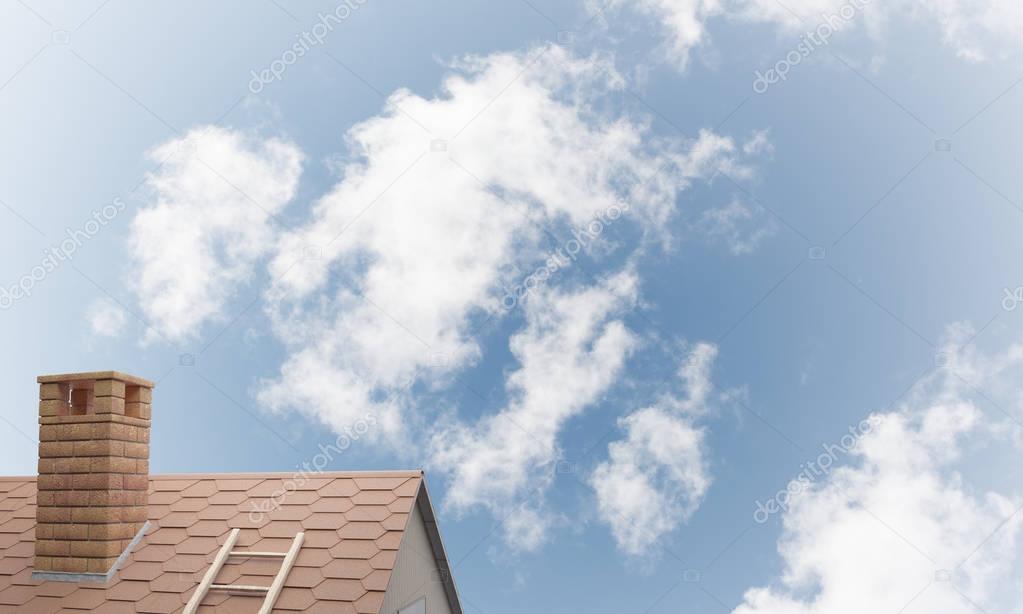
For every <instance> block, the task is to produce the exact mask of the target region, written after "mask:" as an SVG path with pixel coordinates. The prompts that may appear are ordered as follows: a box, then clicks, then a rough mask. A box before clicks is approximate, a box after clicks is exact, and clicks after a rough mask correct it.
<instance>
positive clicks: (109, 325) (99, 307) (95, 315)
mask: <svg viewBox="0 0 1023 614" xmlns="http://www.w3.org/2000/svg"><path fill="white" fill-rule="evenodd" d="M85 317H86V320H87V321H88V322H89V329H90V330H91V331H92V334H94V335H97V336H100V337H118V336H120V335H121V333H122V332H124V324H125V321H126V320H127V314H126V313H125V311H124V309H123V308H122V307H121V306H120V305H118V304H117V303H115V302H113V301H111V300H109V299H100V300H97V301H93V303H92V304H91V305H90V306H89V309H88V311H87V312H86V316H85Z"/></svg>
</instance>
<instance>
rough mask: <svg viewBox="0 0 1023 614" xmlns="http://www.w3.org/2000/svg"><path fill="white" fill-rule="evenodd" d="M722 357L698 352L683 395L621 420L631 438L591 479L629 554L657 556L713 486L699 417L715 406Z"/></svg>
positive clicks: (612, 450) (706, 349)
mask: <svg viewBox="0 0 1023 614" xmlns="http://www.w3.org/2000/svg"><path fill="white" fill-rule="evenodd" d="M716 357H717V346H715V345H712V344H709V343H699V344H697V345H695V346H693V347H692V349H691V350H690V351H689V353H688V355H687V356H686V358H685V360H684V361H683V363H682V365H681V366H680V368H679V371H678V376H679V379H680V380H681V382H682V385H683V388H684V393H683V394H680V395H673V396H666V397H664V398H662V399H661V400H660V402H658V403H657V404H655V405H653V406H651V407H646V408H643V409H640V410H638V411H635V412H633V413H631V414H629V415H628V416H625V417H623V418H620V419H619V420H618V425H619V427H620V428H622V429H623V430H624V431H625V438H624V439H620V440H618V441H614V442H612V443H611V444H610V445H608V460H606V461H604V462H602V463H600V465H598V466H597V468H596V469H595V470H594V472H593V474H592V475H591V476H590V484H591V486H592V487H593V489H594V491H595V492H596V496H597V508H598V512H599V515H600V518H601V520H602V521H603V522H605V523H606V524H607V525H608V526H609V527H610V528H611V533H612V535H613V536H614V538H615V541H616V542H617V544H618V548H619V549H621V550H622V551H623V552H625V553H627V554H629V555H633V556H640V555H644V554H652V553H650V552H649V548H650V546H652V545H653V544H654V543H656V542H657V541H658V540H659V539H660V538H662V537H663V536H664V535H666V534H668V533H670V532H672V531H674V530H675V529H677V528H678V527H679V526H680V525H681V524H682V523H683V522H685V521H687V520H688V519H689V518H690V516H692V514H693V513H694V512H695V511H696V509H697V508H698V507H699V505H700V502H701V501H702V499H703V496H704V494H705V493H706V491H707V488H708V487H709V486H710V483H711V476H710V472H709V468H708V463H707V460H706V458H705V450H704V448H705V443H704V430H703V429H702V428H701V427H698V426H696V425H695V419H696V418H698V417H699V416H702V415H704V414H705V413H707V411H708V410H709V409H710V404H712V403H714V402H715V400H716V393H715V390H714V384H713V382H712V380H711V368H712V367H713V364H714V360H715V358H716Z"/></svg>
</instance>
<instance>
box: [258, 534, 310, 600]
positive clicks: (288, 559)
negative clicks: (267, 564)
mask: <svg viewBox="0 0 1023 614" xmlns="http://www.w3.org/2000/svg"><path fill="white" fill-rule="evenodd" d="M303 541H305V533H304V532H301V531H300V532H298V533H296V534H295V539H294V540H292V542H291V548H289V549H288V553H287V554H286V555H284V562H283V563H281V568H280V570H278V572H277V575H276V576H274V581H273V583H271V584H270V587H269V590H268V591H267V593H266V599H265V600H263V607H261V608H259V614H270V613H271V612H272V611H273V609H274V604H275V603H277V598H278V597H279V596H280V594H281V589H283V588H284V582H285V580H287V579H288V574H289V573H290V572H291V568H292V567H293V566H294V565H295V559H297V558H298V551H299V550H301V549H302V542H303Z"/></svg>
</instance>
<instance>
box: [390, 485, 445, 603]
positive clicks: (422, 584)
mask: <svg viewBox="0 0 1023 614" xmlns="http://www.w3.org/2000/svg"><path fill="white" fill-rule="evenodd" d="M422 501H423V499H422V498H420V502H422ZM408 522H409V526H408V528H407V529H406V530H405V537H404V538H403V540H402V542H401V549H400V550H399V551H398V558H397V560H395V562H394V571H392V572H391V580H390V583H389V584H388V585H387V592H386V593H384V603H383V605H382V606H381V608H380V614H395V613H396V612H397V611H398V609H399V608H404V607H405V606H408V605H411V604H412V603H413V602H415V601H416V599H419V598H420V597H426V614H451V606H450V605H449V603H448V597H447V594H446V593H445V592H444V584H443V582H442V580H441V578H442V576H441V574H440V572H439V570H438V568H437V562H436V559H435V558H434V551H433V548H431V547H430V538H429V536H428V535H427V532H426V524H425V523H424V522H423V515H422V513H421V512H420V511H419V505H415V506H413V509H412V515H411V516H410V517H409V521H408Z"/></svg>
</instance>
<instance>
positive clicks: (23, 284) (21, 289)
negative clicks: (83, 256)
mask: <svg viewBox="0 0 1023 614" xmlns="http://www.w3.org/2000/svg"><path fill="white" fill-rule="evenodd" d="M126 207H127V205H125V204H124V201H122V200H121V199H120V198H115V199H114V200H113V201H111V202H110V203H109V204H107V205H105V206H104V207H103V208H102V209H94V210H93V211H92V219H90V220H88V221H86V222H85V223H84V224H82V227H81V228H65V229H64V234H66V235H67V238H65V239H64V240H63V241H61V242H60V244H59V245H57V246H54V247H48V248H47V249H45V250H43V254H45V256H44V257H43V259H42V260H40V261H39V264H37V265H35V266H34V267H32V269H31V270H30V271H29V272H28V273H26V274H24V275H22V276H21V278H20V279H18V281H17V283H14V284H11V285H10V286H0V311H6V310H8V309H10V308H11V307H13V306H14V304H15V303H17V302H18V301H20V300H21V299H24V298H28V297H30V296H32V293H33V292H34V291H35V288H36V286H37V285H38V284H40V283H41V282H42V281H43V280H44V279H46V278H47V276H49V274H50V273H53V272H54V271H56V270H57V269H59V268H60V267H61V265H63V264H64V263H65V262H67V261H69V260H72V259H73V258H74V255H75V253H76V252H77V251H78V250H79V248H81V247H82V246H83V245H85V243H86V242H87V241H89V239H92V238H93V237H95V236H96V235H98V234H99V232H100V231H101V230H103V228H104V227H105V226H106V225H107V224H109V223H110V222H111V221H112V220H113V219H114V218H115V217H117V215H118V214H119V213H121V212H122V211H124V209H125V208H126Z"/></svg>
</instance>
